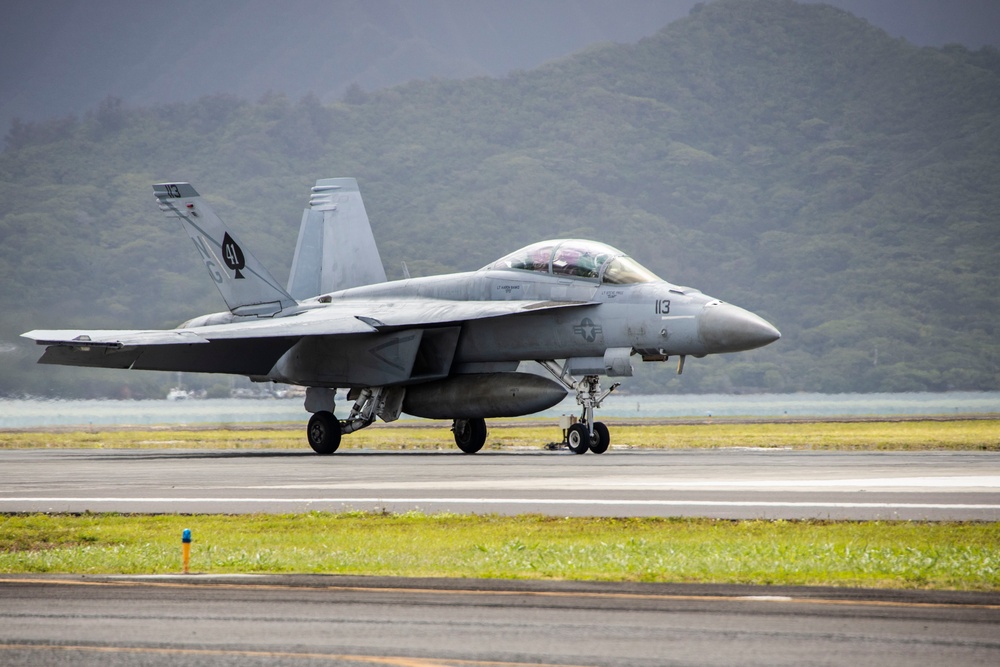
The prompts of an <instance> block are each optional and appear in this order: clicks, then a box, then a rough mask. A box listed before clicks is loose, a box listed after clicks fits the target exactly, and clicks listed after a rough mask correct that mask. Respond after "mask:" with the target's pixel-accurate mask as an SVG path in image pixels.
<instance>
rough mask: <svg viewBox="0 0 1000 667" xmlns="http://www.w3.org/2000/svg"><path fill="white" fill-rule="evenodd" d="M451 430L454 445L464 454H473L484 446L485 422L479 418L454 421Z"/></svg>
mask: <svg viewBox="0 0 1000 667" xmlns="http://www.w3.org/2000/svg"><path fill="white" fill-rule="evenodd" d="M451 430H452V432H453V433H454V434H455V444H456V445H458V448H459V449H461V450H462V451H463V452H465V453H466V454H475V453H476V452H478V451H479V450H480V449H482V448H483V445H485V444H486V434H487V430H486V420H485V419H483V418H481V417H477V418H476V419H456V420H455V424H454V425H453V426H452V427H451Z"/></svg>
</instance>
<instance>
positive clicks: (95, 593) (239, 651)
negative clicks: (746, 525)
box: [0, 575, 1000, 667]
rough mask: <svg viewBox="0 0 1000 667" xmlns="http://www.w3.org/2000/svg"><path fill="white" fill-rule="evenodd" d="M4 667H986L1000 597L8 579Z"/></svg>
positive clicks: (991, 661) (581, 585)
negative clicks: (136, 666) (209, 666)
mask: <svg viewBox="0 0 1000 667" xmlns="http://www.w3.org/2000/svg"><path fill="white" fill-rule="evenodd" d="M0 599H2V600H3V604H2V605H0V663H2V664H5V665H20V664H25V665H28V664H42V663H44V664H51V665H60V664H66V665H69V664H73V665H101V666H102V667H104V666H107V665H118V664H145V665H193V664H209V663H210V664H221V665H228V664H232V665H241V666H246V665H258V664H259V665H303V664H304V665H313V664H338V665H372V664H375V665H397V666H406V667H433V666H455V667H457V666H459V665H462V666H470V665H471V666H479V665H482V666H486V665H493V666H495V667H496V666H498V665H507V666H508V667H516V666H527V665H534V666H536V667H537V666H543V665H581V666H583V665H594V666H599V665H624V666H631V665H635V666H649V665H679V664H699V665H733V664H740V665H803V664H824V665H880V666H890V665H913V664H925V665H929V664H937V665H945V664H947V665H996V664H998V663H1000V636H998V634H997V627H998V624H1000V597H998V596H996V595H990V594H976V593H954V592H929V591H909V592H888V593H886V592H863V591H852V590H838V589H822V588H753V587H746V586H744V587H739V586H736V587H733V586H697V585H687V586H684V585H676V584H674V585H671V584H608V583H587V582H524V581H522V582H502V581H491V580H455V579H452V580H449V579H422V580H421V579H382V578H374V577H332V576H293V577H276V576H260V577H204V576H202V577H159V578H155V577H151V578H143V577H106V576H105V577H39V576H37V575H35V576H31V575H26V576H23V577H15V576H10V575H7V576H3V575H0Z"/></svg>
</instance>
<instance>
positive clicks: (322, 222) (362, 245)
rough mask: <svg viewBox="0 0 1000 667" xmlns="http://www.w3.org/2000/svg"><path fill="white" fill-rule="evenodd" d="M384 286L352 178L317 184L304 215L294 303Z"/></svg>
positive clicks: (292, 284)
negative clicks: (337, 292)
mask: <svg viewBox="0 0 1000 667" xmlns="http://www.w3.org/2000/svg"><path fill="white" fill-rule="evenodd" d="M382 282H385V269H384V268H383V267H382V258H381V257H380V256H379V254H378V247H377V246H376V245H375V237H374V236H373V235H372V228H371V225H370V224H369V222H368V213H367V212H366V211H365V204H364V202H363V201H362V200H361V191H360V190H359V189H358V182H357V181H356V180H355V179H353V178H324V179H320V180H318V181H316V185H315V186H314V187H313V189H312V197H311V198H310V199H309V208H307V209H306V210H305V211H303V213H302V226H301V227H300V228H299V241H298V244H296V246H295V257H294V259H292V271H291V274H290V275H289V278H288V292H289V294H291V295H292V296H293V297H295V298H296V299H299V300H302V299H308V298H310V297H314V296H317V295H319V294H326V293H328V292H336V291H337V290H342V289H347V288H349V287H359V286H361V285H372V284H375V283H382Z"/></svg>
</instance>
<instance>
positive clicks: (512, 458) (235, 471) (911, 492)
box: [0, 449, 1000, 521]
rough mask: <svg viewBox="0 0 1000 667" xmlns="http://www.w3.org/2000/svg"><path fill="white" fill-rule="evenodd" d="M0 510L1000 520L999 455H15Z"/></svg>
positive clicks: (2, 463)
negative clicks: (416, 511)
mask: <svg viewBox="0 0 1000 667" xmlns="http://www.w3.org/2000/svg"><path fill="white" fill-rule="evenodd" d="M0 479H2V485H0V512H15V511H16V512H23V511H44V512H65V511H68V512H82V511H87V510H90V511H97V512H99V511H115V512H191V513H246V512H275V513H277V512H281V513H285V512H299V511H310V510H328V511H344V510H380V511H382V510H384V511H392V512H406V511H410V510H421V511H425V512H445V511H447V512H457V513H467V512H476V513H499V514H518V513H525V512H531V513H541V514H550V515H556V516H709V517H717V518H734V519H742V518H771V519H773V518H783V519H795V518H819V519H904V520H923V519H928V520H945V519H949V520H986V521H996V520H998V519H1000V454H998V453H996V452H825V451H823V452H819V451H788V450H776V449H721V450H687V451H671V450H657V451H649V450H645V451H643V450H612V451H609V452H608V453H606V454H604V455H601V456H596V455H590V454H588V455H585V456H576V455H573V454H570V453H568V452H565V451H554V452H549V451H542V450H533V451H518V452H508V451H484V452H480V453H478V454H475V455H465V454H461V453H460V452H458V451H457V450H454V451H450V450H449V451H442V452H424V451H400V452H384V451H364V450H345V451H340V452H337V453H336V454H335V455H333V456H325V457H324V456H317V455H315V454H313V453H312V452H311V451H309V450H306V451H302V450H288V451H282V450H277V451H276V450H249V451H248V450H170V449H157V450H140V449H122V450H104V449H77V450H37V449H36V450H5V451H0Z"/></svg>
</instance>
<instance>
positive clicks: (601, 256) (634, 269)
mask: <svg viewBox="0 0 1000 667" xmlns="http://www.w3.org/2000/svg"><path fill="white" fill-rule="evenodd" d="M483 268H485V269H495V270H509V269H515V270H518V271H537V272H538V273H549V274H552V275H557V276H573V277H576V278H589V279H591V280H600V281H601V282H603V283H608V284H611V285H629V284H632V283H651V282H660V278H658V277H657V276H656V274H654V273H653V272H652V271H650V270H649V269H647V268H646V267H644V266H642V265H641V264H639V262H637V261H635V260H634V259H632V258H631V257H629V256H628V255H626V254H625V253H623V252H622V251H621V250H618V249H616V248H612V247H611V246H609V245H605V244H603V243H598V242H596V241H581V240H577V239H560V240H556V241H541V242H539V243H533V244H532V245H529V246H526V247H524V248H521V249H520V250H516V251H514V252H512V253H510V254H509V255H507V256H505V257H501V258H500V259H498V260H497V261H496V262H494V263H493V264H490V265H489V266H486V267H483Z"/></svg>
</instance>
